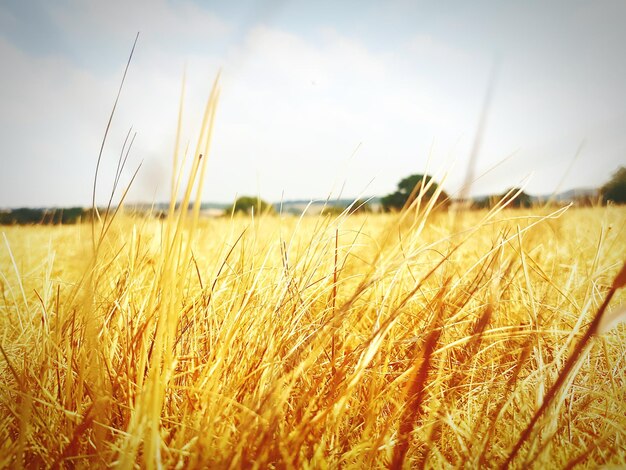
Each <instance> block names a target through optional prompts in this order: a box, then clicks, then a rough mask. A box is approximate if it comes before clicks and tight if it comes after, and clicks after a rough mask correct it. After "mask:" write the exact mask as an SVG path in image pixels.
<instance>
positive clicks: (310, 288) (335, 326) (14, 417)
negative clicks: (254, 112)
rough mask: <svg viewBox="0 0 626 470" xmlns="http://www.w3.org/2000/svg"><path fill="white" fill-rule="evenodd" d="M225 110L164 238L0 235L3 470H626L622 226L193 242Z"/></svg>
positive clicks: (604, 220) (618, 216)
mask: <svg viewBox="0 0 626 470" xmlns="http://www.w3.org/2000/svg"><path fill="white" fill-rule="evenodd" d="M216 90H217V87H214V89H213V93H212V94H211V97H210V99H209V102H208V105H207V111H206V113H205V118H204V122H203V125H202V130H201V134H200V138H199V141H198V146H197V150H196V151H195V153H194V154H193V155H194V156H195V157H194V158H192V159H191V161H190V170H189V178H188V180H187V181H185V179H184V178H182V176H178V175H181V174H182V173H183V172H182V171H179V170H180V168H181V167H183V166H184V165H182V163H179V160H181V161H182V160H184V159H183V158H179V157H178V155H176V156H175V158H174V162H175V163H174V166H175V169H176V171H174V177H173V179H172V203H171V205H170V209H169V212H168V214H167V215H166V217H165V218H164V219H157V218H153V217H147V216H142V215H133V214H127V213H124V211H123V210H121V211H119V212H115V213H114V210H115V209H114V208H113V207H111V210H109V211H106V212H105V213H103V214H102V216H101V218H100V220H99V221H97V222H95V221H94V222H93V223H85V224H78V225H72V226H30V227H3V228H2V232H3V237H2V238H3V239H2V247H0V294H1V295H2V297H1V299H0V345H1V348H0V352H1V356H0V375H1V380H2V383H3V387H1V388H0V467H56V468H60V467H70V466H74V465H75V466H79V467H86V466H96V467H104V466H118V467H121V468H134V467H136V466H140V467H146V468H156V467H158V466H166V467H172V468H228V467H231V468H240V467H245V468H248V467H251V468H328V467H330V468H338V467H351V468H373V467H389V468H395V469H399V468H403V467H406V468H409V467H410V468H433V467H434V468H443V467H446V468H447V467H459V468H461V467H465V468H478V467H507V466H514V467H516V468H526V467H529V466H534V467H535V468H564V467H565V468H571V467H574V466H576V465H582V466H588V467H593V468H595V467H597V466H599V465H621V464H624V462H626V444H625V439H626V429H625V426H626V418H625V417H624V416H625V408H624V403H626V367H624V365H625V364H624V361H625V360H626V342H625V341H624V340H625V335H626V329H625V328H624V326H623V325H618V326H616V327H613V328H611V329H608V331H606V332H604V333H603V334H601V335H596V334H591V333H594V332H595V331H596V330H595V328H596V327H597V326H594V325H597V324H598V320H600V319H601V318H602V316H601V315H598V312H600V313H601V312H602V307H600V306H601V305H602V304H603V302H605V300H606V299H608V300H611V299H610V297H611V295H613V293H614V292H615V291H616V288H618V287H620V285H621V283H623V282H622V281H623V280H624V279H622V278H623V277H624V271H623V269H622V263H623V261H624V260H623V257H624V253H626V237H625V231H624V227H625V224H626V211H625V210H624V208H623V207H595V208H567V207H564V208H534V209H532V210H512V209H506V208H505V207H503V205H505V204H506V200H505V201H503V203H502V204H501V205H499V206H497V207H496V208H494V209H493V210H492V211H490V212H487V211H473V212H455V211H453V210H450V211H438V210H437V208H436V207H434V201H435V200H436V197H434V198H433V199H431V201H433V202H432V203H428V202H427V201H425V200H424V201H420V198H419V197H418V199H417V200H416V201H415V203H413V204H412V205H411V206H410V207H408V208H406V210H404V211H402V212H400V213H397V214H350V213H349V212H350V211H349V210H347V211H346V212H345V213H343V214H342V215H339V216H324V215H320V216H304V217H302V218H297V217H293V216H281V215H270V214H261V215H251V216H237V217H223V218H219V219H203V218H200V217H199V208H200V205H199V202H200V196H201V195H202V179H203V178H202V176H203V174H204V172H205V168H206V161H207V159H206V156H207V153H208V148H209V143H210V140H211V127H212V122H213V116H214V113H215V105H216V101H217V91H216ZM181 113H182V108H181ZM179 134H180V126H179ZM177 141H179V139H178V140H177ZM177 147H178V146H177ZM122 167H123V165H120V166H118V171H117V172H116V185H117V183H118V182H119V177H120V175H121V169H122ZM420 190H421V191H422V193H424V192H425V190H426V188H421V189H420ZM416 191H418V189H416ZM418 192H419V191H418ZM179 195H182V196H180V199H181V201H182V202H181V203H180V204H179V205H178V207H177V205H176V204H175V203H174V201H176V200H178V197H179ZM94 198H95V192H94ZM112 199H113V198H112V197H111V200H112ZM122 199H123V196H122ZM620 270H622V271H621V272H622V274H621V275H620V276H621V278H619V279H621V280H620V281H619V282H617V283H615V282H614V279H615V277H616V275H617V274H618V272H620ZM623 300H624V293H623V292H620V291H617V293H616V294H615V296H614V297H613V299H612V305H618V304H620V303H623ZM605 303H606V302H605ZM616 318H618V317H616ZM603 328H604V327H603ZM589 338H590V340H589V341H588V339H589ZM563 371H565V372H568V371H569V372H570V373H568V374H566V373H564V372H563Z"/></svg>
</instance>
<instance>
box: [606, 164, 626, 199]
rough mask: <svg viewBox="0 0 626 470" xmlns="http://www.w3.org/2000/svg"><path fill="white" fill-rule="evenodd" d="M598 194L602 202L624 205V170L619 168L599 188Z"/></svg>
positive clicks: (625, 190)
mask: <svg viewBox="0 0 626 470" xmlns="http://www.w3.org/2000/svg"><path fill="white" fill-rule="evenodd" d="M600 194H601V195H602V201H603V202H608V201H612V202H614V203H615V204H624V203H626V168H624V167H623V166H621V167H619V168H618V169H617V170H616V171H615V173H613V176H612V177H611V179H610V180H609V181H607V182H606V183H605V184H604V185H603V186H602V187H601V188H600Z"/></svg>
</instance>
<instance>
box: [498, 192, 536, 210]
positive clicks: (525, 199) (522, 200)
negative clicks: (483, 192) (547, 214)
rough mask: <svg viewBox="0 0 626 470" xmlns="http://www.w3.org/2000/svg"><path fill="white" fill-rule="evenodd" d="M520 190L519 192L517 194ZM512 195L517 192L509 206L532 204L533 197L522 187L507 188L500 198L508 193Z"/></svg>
mask: <svg viewBox="0 0 626 470" xmlns="http://www.w3.org/2000/svg"><path fill="white" fill-rule="evenodd" d="M518 192H519V194H517V193H518ZM507 194H508V195H509V197H510V196H512V195H513V194H517V196H515V198H514V199H513V200H512V201H511V202H510V203H509V204H508V207H530V206H531V205H532V198H531V197H530V196H529V195H528V194H526V193H525V192H524V191H521V190H520V188H510V189H508V190H506V191H505V192H504V193H502V195H501V196H500V199H502V198H504V197H505V196H506V195H507Z"/></svg>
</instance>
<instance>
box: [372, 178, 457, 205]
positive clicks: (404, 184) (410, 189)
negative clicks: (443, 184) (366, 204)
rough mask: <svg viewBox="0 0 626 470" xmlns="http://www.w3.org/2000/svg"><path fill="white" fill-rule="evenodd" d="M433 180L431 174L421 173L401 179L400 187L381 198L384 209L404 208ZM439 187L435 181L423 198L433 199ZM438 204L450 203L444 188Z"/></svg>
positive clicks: (438, 198)
mask: <svg viewBox="0 0 626 470" xmlns="http://www.w3.org/2000/svg"><path fill="white" fill-rule="evenodd" d="M431 181H432V177H431V176H429V175H419V174H416V175H411V176H407V177H406V178H404V179H402V180H400V182H399V183H398V189H397V190H396V191H395V192H393V193H391V194H388V195H387V196H384V197H383V198H381V200H380V202H381V204H382V206H383V209H384V210H385V211H391V210H400V209H402V208H403V207H404V205H405V204H407V202H408V203H409V204H410V203H411V202H413V199H415V198H416V197H417V196H418V195H419V194H420V192H421V191H422V186H423V187H424V188H425V187H426V186H427V185H428V184H429V183H430V182H431ZM438 188H439V185H438V184H437V183H435V182H434V181H433V182H432V184H431V185H430V187H428V189H427V190H426V191H424V194H423V196H422V198H423V200H430V199H432V198H433V197H434V196H435V194H436V193H437V190H438ZM409 198H411V200H409ZM436 204H437V206H447V205H448V195H447V194H446V192H445V191H443V190H442V191H441V192H440V193H439V195H438V197H437V202H436Z"/></svg>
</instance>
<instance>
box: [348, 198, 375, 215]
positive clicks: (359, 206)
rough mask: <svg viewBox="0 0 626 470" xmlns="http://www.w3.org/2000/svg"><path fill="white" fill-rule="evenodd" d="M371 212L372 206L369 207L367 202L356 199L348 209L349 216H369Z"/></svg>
mask: <svg viewBox="0 0 626 470" xmlns="http://www.w3.org/2000/svg"><path fill="white" fill-rule="evenodd" d="M370 212H372V206H370V205H369V203H368V202H367V201H364V200H363V199H357V200H356V201H354V203H353V204H352V208H351V209H350V213H351V214H369V213H370Z"/></svg>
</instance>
